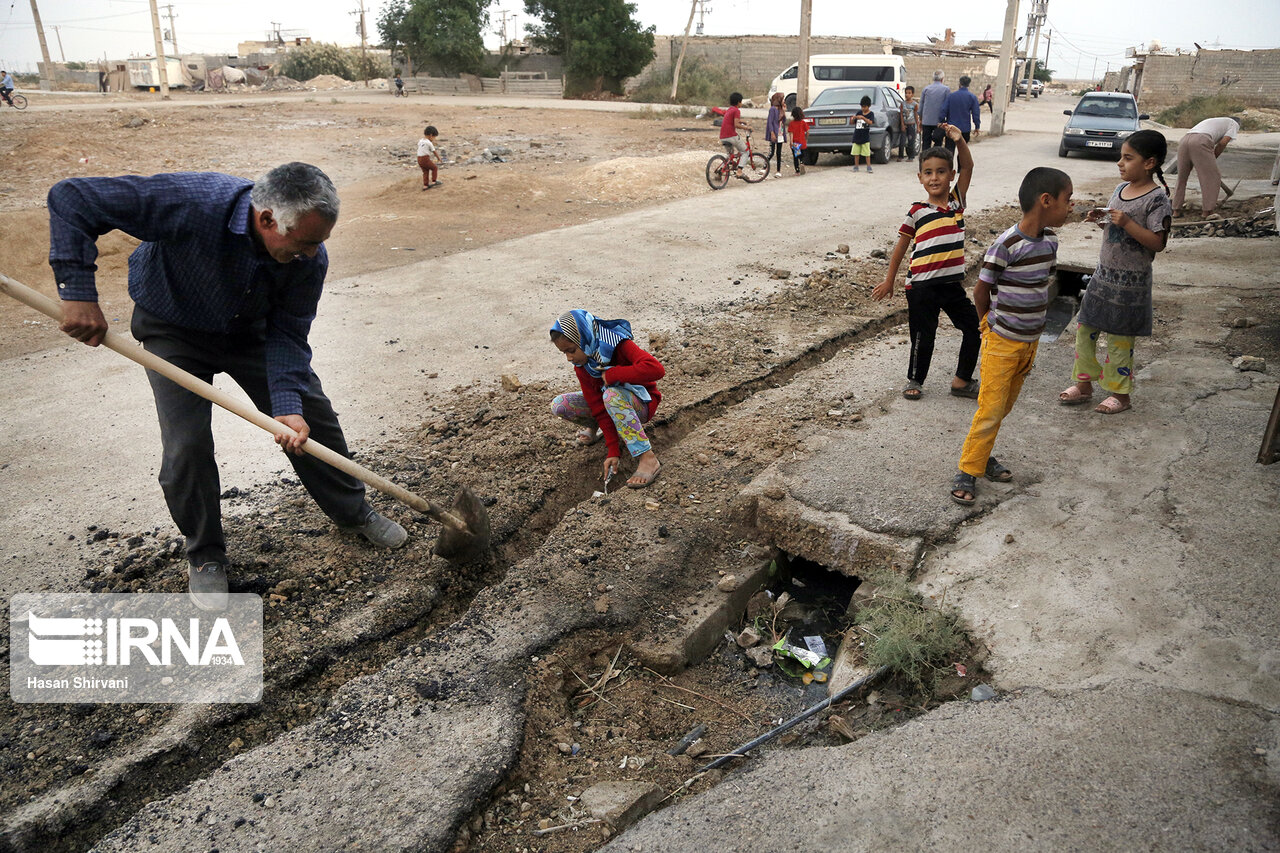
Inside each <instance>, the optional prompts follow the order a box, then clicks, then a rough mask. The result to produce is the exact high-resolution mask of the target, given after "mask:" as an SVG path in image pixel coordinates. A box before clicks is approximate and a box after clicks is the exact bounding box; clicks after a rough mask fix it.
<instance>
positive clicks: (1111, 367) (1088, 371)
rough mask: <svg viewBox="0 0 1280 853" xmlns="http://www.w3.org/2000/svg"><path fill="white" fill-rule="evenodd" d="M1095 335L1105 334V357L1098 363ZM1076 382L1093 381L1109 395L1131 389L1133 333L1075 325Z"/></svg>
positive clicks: (1129, 391)
mask: <svg viewBox="0 0 1280 853" xmlns="http://www.w3.org/2000/svg"><path fill="white" fill-rule="evenodd" d="M1098 335H1106V336H1107V360H1106V361H1105V362H1104V363H1103V364H1098ZM1073 375H1074V376H1075V378H1076V381H1077V382H1084V381H1090V382H1092V381H1095V380H1101V381H1099V382H1098V384H1099V385H1101V386H1102V390H1104V391H1106V392H1107V393H1108V394H1130V393H1132V392H1133V335H1113V334H1111V333H1110V332H1099V331H1098V330H1097V329H1095V328H1093V327H1091V326H1086V325H1085V324H1084V323H1080V324H1078V325H1077V326H1076V363H1075V368H1074V371H1073Z"/></svg>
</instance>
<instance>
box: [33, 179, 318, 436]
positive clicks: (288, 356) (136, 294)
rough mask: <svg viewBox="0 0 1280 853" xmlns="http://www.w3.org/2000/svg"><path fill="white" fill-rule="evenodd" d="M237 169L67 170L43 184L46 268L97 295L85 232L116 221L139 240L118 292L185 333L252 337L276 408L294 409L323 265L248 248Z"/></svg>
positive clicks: (69, 286)
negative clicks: (125, 286)
mask: <svg viewBox="0 0 1280 853" xmlns="http://www.w3.org/2000/svg"><path fill="white" fill-rule="evenodd" d="M252 186H253V184H252V182H250V181H246V180H244V179H243V178H236V177H233V176H231V175H222V174H217V173H213V172H199V173H197V172H184V173H177V174H169V175H153V176H151V177H134V176H126V177H120V178H70V179H68V180H65V181H59V182H58V183H56V184H54V185H53V188H52V189H51V190H49V265H50V266H52V267H53V273H54V276H55V277H56V280H57V282H58V295H59V296H60V297H62V298H63V299H66V300H76V301H83V302H96V301H97V299H98V291H97V288H96V287H95V285H94V272H95V271H96V270H97V269H98V267H97V265H96V264H95V263H94V262H95V261H96V260H97V257H98V249H97V246H96V245H95V241H96V240H97V239H98V237H100V236H102V235H103V234H106V233H107V232H109V231H114V230H117V229H119V230H120V231H123V232H125V233H126V234H129V235H132V236H133V237H136V238H137V239H139V240H142V241H143V242H142V245H141V246H139V247H138V248H137V249H136V250H134V252H133V254H132V255H130V256H129V296H131V297H132V298H133V301H134V302H135V303H136V304H137V305H138V306H140V307H141V308H142V309H143V310H145V311H147V312H148V313H150V314H154V315H155V316H157V317H159V318H160V319H162V320H165V321H167V322H169V323H173V324H174V325H177V326H182V327H184V328H187V329H191V330H193V331H196V332H206V333H214V334H257V335H262V334H264V332H263V331H262V330H263V328H264V327H265V341H266V344H265V346H266V361H267V382H268V386H269V388H270V390H271V409H272V414H273V415H275V416H280V415H296V414H301V413H302V396H301V391H302V389H304V388H305V387H306V386H307V381H308V378H309V376H310V373H311V347H310V346H309V345H308V344H307V335H308V333H309V332H310V330H311V322H312V321H313V320H314V319H315V316H316V305H317V303H318V302H319V301H320V291H321V288H322V287H323V285H324V277H325V273H326V272H327V271H328V269H329V256H328V254H326V252H325V249H324V246H321V247H320V250H319V251H318V252H316V256H315V257H314V258H299V259H297V260H294V261H292V262H290V263H287V264H282V263H279V262H278V261H276V260H274V259H272V258H271V256H270V255H268V254H266V253H265V252H264V251H263V250H261V249H259V248H258V246H257V245H256V244H255V243H254V241H253V235H252V233H251V231H250V224H249V210H250V203H249V190H250V189H251V188H252Z"/></svg>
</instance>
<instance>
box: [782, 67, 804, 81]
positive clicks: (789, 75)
mask: <svg viewBox="0 0 1280 853" xmlns="http://www.w3.org/2000/svg"><path fill="white" fill-rule="evenodd" d="M799 75H800V66H799V65H793V66H791V67H790V68H788V69H787V70H786V71H783V72H782V73H781V74H779V75H778V79H779V80H794V79H796V77H798V76H799Z"/></svg>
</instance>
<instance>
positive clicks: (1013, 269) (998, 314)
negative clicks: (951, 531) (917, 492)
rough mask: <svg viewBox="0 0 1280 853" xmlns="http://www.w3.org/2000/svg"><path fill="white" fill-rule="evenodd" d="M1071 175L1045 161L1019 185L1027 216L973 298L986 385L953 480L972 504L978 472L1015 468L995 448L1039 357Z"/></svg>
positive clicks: (999, 246) (1001, 245)
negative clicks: (1001, 460) (1045, 164)
mask: <svg viewBox="0 0 1280 853" xmlns="http://www.w3.org/2000/svg"><path fill="white" fill-rule="evenodd" d="M1071 191H1072V188H1071V178H1070V177H1069V176H1068V175H1067V173H1066V172H1062V171H1060V170H1058V169H1050V168H1047V167H1043V166H1042V167H1038V168H1035V169H1032V170H1031V171H1030V172H1027V176H1026V177H1025V178H1023V179H1022V186H1021V187H1020V188H1019V189H1018V204H1019V205H1020V206H1021V207H1022V219H1021V220H1020V221H1019V222H1018V224H1017V225H1015V226H1013V227H1012V228H1010V229H1009V230H1007V231H1005V232H1004V233H1003V234H1001V235H1000V236H999V237H998V238H996V241H995V243H993V244H992V246H991V248H990V249H987V254H986V256H984V257H983V259H982V271H981V272H980V273H979V274H978V284H977V285H976V286H975V287H974V288H973V301H974V302H975V303H977V307H978V313H979V314H980V315H981V317H982V390H981V391H980V392H979V394H978V411H977V412H976V413H975V414H974V416H973V423H972V424H971V425H970V427H969V435H968V436H967V437H966V438H965V440H964V449H963V450H961V451H960V473H959V474H956V477H955V480H954V481H952V483H951V499H952V500H953V501H955V502H956V503H958V504H963V505H965V506H969V505H971V504H973V503H974V502H975V501H976V500H977V478H978V477H983V476H985V477H986V478H987V479H989V480H992V481H994V482H997V483H1007V482H1008V481H1009V480H1012V479H1013V474H1012V472H1010V471H1009V469H1008V468H1006V467H1005V466H1003V465H1001V464H1000V463H999V462H998V461H997V460H996V458H995V457H994V456H992V455H991V450H992V448H994V447H995V444H996V434H997V433H999V432H1000V423H1001V421H1003V420H1004V417H1005V415H1007V414H1009V412H1011V411H1012V410H1013V404H1014V403H1015V402H1016V401H1017V399H1018V392H1019V391H1021V390H1022V382H1023V380H1025V379H1026V378H1027V374H1028V373H1030V372H1031V368H1032V366H1033V365H1034V364H1035V360H1036V346H1037V344H1038V343H1039V341H1040V333H1041V332H1043V331H1044V320H1045V312H1046V310H1047V309H1048V307H1049V277H1050V276H1052V275H1053V272H1054V267H1055V264H1056V263H1057V258H1058V237H1057V235H1056V234H1054V233H1053V231H1050V230H1049V229H1050V228H1057V227H1058V226H1059V225H1061V224H1062V223H1064V222H1066V221H1067V215H1068V214H1069V213H1070V212H1071Z"/></svg>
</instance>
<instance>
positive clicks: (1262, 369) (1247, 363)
mask: <svg viewBox="0 0 1280 853" xmlns="http://www.w3.org/2000/svg"><path fill="white" fill-rule="evenodd" d="M1231 366H1232V367H1234V368H1235V369H1236V370H1238V371H1240V372H1241V373H1245V372H1246V371H1253V372H1255V373H1266V372H1267V360H1266V359H1265V358H1259V357H1258V356H1256V355H1241V356H1237V357H1236V359H1235V361H1233V362H1231Z"/></svg>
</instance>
